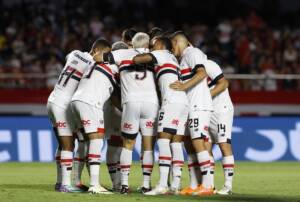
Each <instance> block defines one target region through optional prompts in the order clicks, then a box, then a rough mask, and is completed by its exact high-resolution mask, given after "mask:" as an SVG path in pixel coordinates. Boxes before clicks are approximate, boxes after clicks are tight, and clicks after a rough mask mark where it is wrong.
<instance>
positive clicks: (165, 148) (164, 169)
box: [133, 37, 188, 195]
mask: <svg viewBox="0 0 300 202" xmlns="http://www.w3.org/2000/svg"><path fill="white" fill-rule="evenodd" d="M171 49H172V43H171V41H170V39H168V38H166V37H157V38H156V40H155V43H154V47H153V51H152V52H151V53H146V54H141V55H138V56H136V57H134V59H133V62H134V63H135V64H149V63H150V64H154V65H155V68H154V71H155V74H156V79H157V81H158V85H159V88H160V91H161V100H162V105H161V108H160V110H159V118H158V133H159V136H158V141H157V144H158V149H159V172H160V179H159V183H158V185H157V186H156V187H155V188H154V189H153V190H151V191H149V192H146V193H145V194H146V195H159V194H167V193H169V191H170V190H169V187H168V177H169V170H170V166H171V164H173V167H172V170H173V181H172V184H171V191H172V192H173V193H177V192H178V190H179V188H180V182H181V171H182V166H183V164H184V159H183V151H182V137H183V135H184V129H185V126H184V125H185V123H186V119H187V115H188V99H187V96H186V93H185V92H183V91H175V90H173V89H171V88H170V87H169V85H170V84H171V83H173V82H176V81H178V79H179V72H178V66H179V64H178V62H177V59H176V58H175V56H174V55H173V54H172V53H171V52H170V51H171Z"/></svg>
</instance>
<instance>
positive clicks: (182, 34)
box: [170, 30, 189, 41]
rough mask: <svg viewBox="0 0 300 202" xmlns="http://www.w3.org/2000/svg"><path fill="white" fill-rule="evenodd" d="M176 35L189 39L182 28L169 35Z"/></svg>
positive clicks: (171, 36)
mask: <svg viewBox="0 0 300 202" xmlns="http://www.w3.org/2000/svg"><path fill="white" fill-rule="evenodd" d="M176 36H183V37H185V38H186V39H187V40H188V41H189V36H188V35H187V34H186V33H185V32H184V31H182V30H178V31H176V32H174V33H173V34H171V35H170V38H171V39H173V38H174V37H176Z"/></svg>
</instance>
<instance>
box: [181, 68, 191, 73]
mask: <svg viewBox="0 0 300 202" xmlns="http://www.w3.org/2000/svg"><path fill="white" fill-rule="evenodd" d="M191 71H192V68H190V67H188V68H186V69H182V70H181V71H180V72H181V74H186V73H190V72H191Z"/></svg>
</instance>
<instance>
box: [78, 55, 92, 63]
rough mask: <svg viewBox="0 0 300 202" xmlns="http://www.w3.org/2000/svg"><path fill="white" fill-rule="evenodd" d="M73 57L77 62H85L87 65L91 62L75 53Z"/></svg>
mask: <svg viewBox="0 0 300 202" xmlns="http://www.w3.org/2000/svg"><path fill="white" fill-rule="evenodd" d="M74 56H75V57H77V58H78V59H79V60H81V61H82V62H85V63H88V64H92V62H91V61H89V60H87V59H85V58H83V57H81V56H80V55H79V54H77V53H74Z"/></svg>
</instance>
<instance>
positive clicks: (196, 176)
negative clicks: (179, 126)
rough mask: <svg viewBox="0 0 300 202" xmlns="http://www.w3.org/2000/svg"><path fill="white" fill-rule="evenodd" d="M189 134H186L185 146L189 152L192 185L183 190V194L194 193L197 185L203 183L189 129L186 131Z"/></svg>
mask: <svg viewBox="0 0 300 202" xmlns="http://www.w3.org/2000/svg"><path fill="white" fill-rule="evenodd" d="M186 132H187V135H186V136H184V146H185V150H186V153H187V158H188V170H189V177H190V185H189V186H188V187H186V188H184V189H182V190H181V192H180V194H181V195H192V194H193V193H194V192H195V191H196V189H197V187H198V186H199V185H200V184H201V181H202V176H201V172H200V169H199V163H198V160H197V156H196V153H195V150H194V148H193V145H192V140H191V136H190V135H189V131H186Z"/></svg>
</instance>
